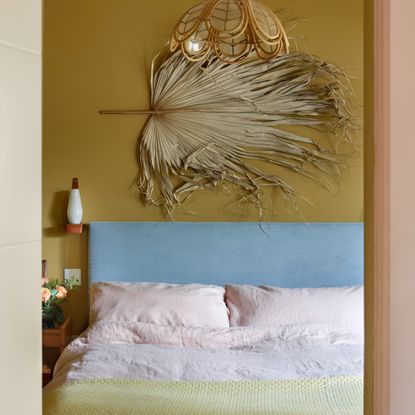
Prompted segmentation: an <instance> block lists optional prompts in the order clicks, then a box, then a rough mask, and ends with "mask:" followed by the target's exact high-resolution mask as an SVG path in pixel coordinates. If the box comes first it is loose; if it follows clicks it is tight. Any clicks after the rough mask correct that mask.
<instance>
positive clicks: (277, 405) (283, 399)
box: [44, 377, 363, 415]
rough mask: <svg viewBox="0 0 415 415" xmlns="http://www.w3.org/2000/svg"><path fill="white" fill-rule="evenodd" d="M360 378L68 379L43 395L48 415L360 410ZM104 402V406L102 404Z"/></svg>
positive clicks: (286, 414) (302, 414) (287, 414)
mask: <svg viewBox="0 0 415 415" xmlns="http://www.w3.org/2000/svg"><path fill="white" fill-rule="evenodd" d="M362 387H363V381H362V378H361V377H333V378H321V379H307V380H292V381H265V382H252V381H246V382H232V381H231V382H229V381H228V382H174V381H173V382H172V381H167V382H158V381H125V380H97V381H86V382H73V383H70V384H68V385H66V386H63V387H60V388H57V389H55V390H53V391H51V392H50V393H49V394H47V395H46V397H45V399H44V413H46V414H53V415H74V414H82V415H104V414H117V415H119V414H123V415H150V414H151V415H156V414H157V415H199V414H200V415H202V414H203V415H207V414H209V415H248V414H249V415H254V414H255V415H259V414H273V415H278V414H281V415H362V414H363V393H362ZM103 402H105V409H103V408H104V407H103Z"/></svg>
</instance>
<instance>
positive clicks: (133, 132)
mask: <svg viewBox="0 0 415 415" xmlns="http://www.w3.org/2000/svg"><path fill="white" fill-rule="evenodd" d="M263 2H264V3H265V4H267V5H269V6H271V8H272V9H274V10H277V9H280V8H281V7H286V11H285V12H284V16H285V18H290V17H294V18H297V19H298V23H297V25H296V27H295V28H294V29H293V31H292V32H291V34H292V35H294V36H295V38H296V40H297V42H298V45H299V47H300V48H301V49H305V48H307V50H308V51H309V52H311V53H314V54H317V55H318V56H320V57H323V58H325V59H327V60H328V61H331V62H333V63H335V64H337V65H339V66H341V67H342V68H344V69H346V70H347V71H348V73H349V74H350V75H352V76H353V77H354V78H355V79H354V81H353V84H354V88H355V91H356V99H357V103H358V105H359V108H360V112H361V113H363V110H362V108H363V69H364V68H363V0H336V1H333V0H312V1H310V0H296V1H295V0H291V1H289V0H263ZM194 3H195V0H174V1H173V0H157V1H147V0H87V1H85V0H45V1H44V82H43V83H44V139H43V257H44V258H47V259H48V261H49V275H50V276H51V277H58V278H61V277H62V274H63V269H64V268H65V267H66V268H81V269H82V272H83V278H84V284H83V287H82V289H81V290H80V291H79V292H77V293H74V295H73V296H72V298H71V300H70V302H69V303H68V304H67V305H66V307H65V311H66V313H67V314H68V315H71V316H72V317H73V319H74V329H75V331H76V332H79V331H80V330H81V329H82V328H83V327H84V325H85V323H86V315H87V311H86V310H87V288H86V287H87V284H86V276H87V255H86V249H87V234H86V233H84V234H83V235H82V236H75V235H67V234H65V233H64V224H65V222H66V204H67V198H68V192H67V191H68V189H69V187H70V184H71V178H72V177H74V176H77V177H79V180H80V187H81V194H82V197H83V205H84V222H86V223H88V222H89V221H93V220H94V221H100V220H107V221H126V220H131V221H147V220H156V221H158V220H164V218H163V216H162V215H161V214H160V211H159V210H158V209H157V208H148V207H144V206H143V205H141V204H140V203H139V202H137V200H136V198H135V196H134V194H133V192H132V190H131V189H130V185H131V183H132V181H133V179H134V177H135V175H136V172H137V165H136V159H135V147H136V142H137V138H138V136H139V133H140V130H141V128H142V127H143V125H144V123H145V118H143V117H141V118H140V117H102V116H99V115H98V113H97V112H98V110H99V109H103V108H147V107H148V100H149V89H148V78H149V76H148V75H149V63H150V62H151V58H152V57H153V56H154V55H155V54H156V53H157V51H158V50H159V49H160V48H162V47H163V46H164V44H165V42H166V41H167V39H168V38H169V35H170V31H171V29H172V28H173V25H174V24H175V22H176V21H177V20H178V18H179V17H180V15H181V14H182V13H183V12H184V11H185V10H186V9H188V8H189V7H190V6H191V5H192V4H194ZM362 160H363V158H362V156H360V157H359V158H357V159H356V160H355V161H354V162H353V166H352V167H351V169H350V172H349V174H348V176H347V177H346V179H345V181H344V183H343V184H342V187H341V192H340V194H338V195H331V194H329V193H328V192H326V191H325V190H323V189H322V188H321V187H320V186H319V185H317V184H315V183H311V182H309V181H306V180H305V179H302V178H290V180H292V181H293V182H294V184H295V185H296V186H297V188H298V190H299V191H300V192H301V193H302V194H304V195H305V196H307V197H308V198H310V199H311V200H312V201H313V202H314V204H315V207H311V206H307V205H301V206H300V207H301V210H302V213H303V215H304V216H305V218H306V219H307V220H309V221H361V220H362V219H363V161H362ZM232 200H233V196H232V195H229V194H227V193H226V192H224V191H217V192H214V193H212V192H205V193H201V194H198V195H196V196H195V197H194V198H193V199H192V201H191V203H189V204H188V205H187V207H188V209H189V210H191V211H194V212H196V213H197V214H198V215H200V216H193V215H190V214H188V213H185V212H182V213H180V212H178V213H177V215H176V219H177V220H189V221H193V220H201V221H204V220H205V221H213V220H218V221H226V220H257V219H258V216H257V213H256V212H255V211H254V210H252V209H246V208H244V209H239V210H240V212H241V213H240V214H235V212H234V210H233V209H231V208H229V204H230V203H231V202H232ZM266 219H267V220H278V221H296V220H301V219H300V218H299V217H298V216H296V215H292V214H290V213H289V212H286V211H284V210H282V211H281V212H280V215H279V216H278V217H267V218H266Z"/></svg>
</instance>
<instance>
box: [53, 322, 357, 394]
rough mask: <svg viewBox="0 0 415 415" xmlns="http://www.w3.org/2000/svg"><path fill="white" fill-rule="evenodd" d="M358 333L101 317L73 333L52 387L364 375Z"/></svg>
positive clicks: (341, 329) (304, 327)
mask: <svg viewBox="0 0 415 415" xmlns="http://www.w3.org/2000/svg"><path fill="white" fill-rule="evenodd" d="M362 370H363V333H361V332H357V331H354V330H352V329H351V328H349V327H331V326H327V325H281V326H270V327H234V328H225V329H207V328H188V327H175V326H158V325H154V324H151V323H135V322H122V321H111V322H99V323H96V324H94V325H93V326H91V327H90V328H89V329H88V330H87V331H86V332H85V333H84V334H83V335H82V336H80V337H79V338H78V339H76V340H75V341H73V342H72V343H71V345H69V346H68V347H67V349H66V350H65V352H64V353H63V354H62V355H61V357H60V359H59V360H58V363H57V365H56V367H55V372H54V380H53V381H52V382H51V383H50V384H49V385H48V387H47V390H51V389H53V388H55V387H57V386H59V385H62V384H65V383H67V382H70V381H79V380H94V379H127V380H163V381H168V380H174V381H218V380H220V381H241V380H287V379H292V380H294V379H312V378H323V377H342V376H361V375H362Z"/></svg>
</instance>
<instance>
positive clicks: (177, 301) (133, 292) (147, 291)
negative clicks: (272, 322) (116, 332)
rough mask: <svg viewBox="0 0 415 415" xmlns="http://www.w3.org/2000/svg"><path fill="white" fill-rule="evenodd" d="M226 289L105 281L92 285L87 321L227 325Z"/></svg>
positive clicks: (208, 286) (191, 285) (206, 325)
mask: <svg viewBox="0 0 415 415" xmlns="http://www.w3.org/2000/svg"><path fill="white" fill-rule="evenodd" d="M224 294H225V289H224V288H223V287H218V286H214V285H199V284H186V285H174V284H153V283H107V282H99V283H95V284H92V286H91V313H90V323H91V324H92V323H94V322H96V321H102V320H105V321H110V320H121V321H135V322H142V323H154V324H159V325H163V326H165V325H173V326H188V327H210V328H224V327H229V312H228V309H227V308H226V304H225V301H224Z"/></svg>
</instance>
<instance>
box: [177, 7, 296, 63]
mask: <svg viewBox="0 0 415 415" xmlns="http://www.w3.org/2000/svg"><path fill="white" fill-rule="evenodd" d="M288 47H289V44H288V39H287V35H286V33H285V30H284V28H283V27H282V25H281V23H280V21H279V20H278V18H277V16H276V15H275V14H274V13H273V12H272V10H271V9H269V8H268V7H266V6H264V5H262V4H260V3H259V2H257V1H256V0H203V1H202V2H200V3H199V4H197V5H195V6H194V7H192V8H191V9H190V10H188V11H187V12H186V13H185V14H184V15H183V16H182V17H181V19H180V20H179V22H178V23H177V24H176V27H175V28H174V31H173V33H172V36H171V40H170V50H171V51H172V52H174V51H176V50H177V49H179V48H181V50H182V52H183V54H184V56H185V57H186V58H187V59H188V60H190V61H201V60H203V59H205V58H206V57H207V56H208V55H209V53H210V52H214V53H215V54H216V55H217V56H218V57H219V59H221V60H222V61H224V62H229V63H234V62H240V61H242V60H244V59H246V58H247V57H248V56H249V55H250V54H251V53H252V52H254V51H255V52H256V54H257V55H258V56H259V57H260V58H261V59H264V60H268V59H272V58H274V57H276V56H278V55H280V54H283V53H288Z"/></svg>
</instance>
